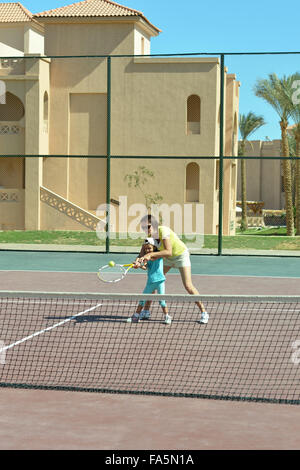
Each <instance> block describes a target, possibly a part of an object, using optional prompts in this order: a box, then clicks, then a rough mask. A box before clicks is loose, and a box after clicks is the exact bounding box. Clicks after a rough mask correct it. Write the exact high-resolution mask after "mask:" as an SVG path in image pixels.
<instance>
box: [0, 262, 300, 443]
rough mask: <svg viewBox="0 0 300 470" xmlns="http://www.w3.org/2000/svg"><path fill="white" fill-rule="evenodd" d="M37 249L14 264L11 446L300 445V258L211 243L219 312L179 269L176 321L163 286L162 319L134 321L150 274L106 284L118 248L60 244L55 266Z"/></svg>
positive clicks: (3, 311)
mask: <svg viewBox="0 0 300 470" xmlns="http://www.w3.org/2000/svg"><path fill="white" fill-rule="evenodd" d="M24 255H25V254H24V253H22V256H23V258H22V260H23V261H22V260H21V258H19V269H18V270H15V269H13V270H9V269H7V266H6V264H7V261H8V258H9V257H13V253H10V254H9V255H7V254H6V255H5V256H3V263H2V267H3V268H6V269H3V270H2V271H1V272H0V279H1V286H2V289H1V295H0V320H1V325H2V332H1V338H0V362H1V364H0V368H1V379H0V382H1V388H0V393H1V395H0V396H1V399H0V409H1V415H2V416H3V423H4V426H2V428H1V430H0V434H1V436H0V437H1V439H0V442H1V444H0V446H1V448H2V449H13V448H15V449H22V448H23V449H25V448H28V449H30V448H32V449H33V448H35V449H38V448H45V449H51V448H53V449H55V448H56V449H64V448H69V449H72V448H73V449H75V448H78V449H80V448H81V449H82V448H87V449H88V448H90V449H120V450H122V449H172V450H179V449H182V450H184V449H218V448H219V449H260V448H261V449H264V448H269V449H284V448H285V449H289V448H293V449H295V448H299V439H298V437H297V436H299V431H300V425H299V423H300V420H299V414H300V407H299V404H300V387H299V385H300V381H299V378H300V373H299V371H300V369H299V367H300V357H299V356H300V354H298V351H299V348H300V328H299V326H300V317H299V313H300V296H298V295H297V294H298V293H299V279H298V277H296V275H295V274H296V268H297V261H298V260H296V259H291V264H290V266H288V260H287V259H285V260H284V263H283V261H282V260H281V269H279V264H278V265H276V263H277V262H278V260H276V261H275V260H274V261H273V264H272V263H270V259H267V262H266V263H264V262H263V260H262V259H255V260H254V259H253V258H252V259H251V262H250V263H249V264H248V268H247V267H246V266H247V262H245V261H248V258H243V259H241V260H240V266H239V263H238V261H239V260H238V259H237V258H230V257H228V258H226V257H225V258H223V259H217V258H214V257H197V259H196V260H195V262H194V263H193V266H194V272H193V282H194V284H195V286H196V287H197V289H198V290H199V292H200V297H199V300H200V299H201V301H202V302H203V303H204V304H205V306H206V309H207V310H208V311H209V313H210V320H209V322H208V324H206V325H203V324H200V323H199V309H198V307H197V305H196V304H195V300H198V299H196V298H193V302H191V297H187V296H186V295H184V290H183V287H182V285H181V280H180V277H179V276H178V275H177V274H169V275H168V276H167V283H166V286H167V295H166V298H165V300H166V301H167V304H168V307H169V313H170V315H171V316H172V324H171V325H165V324H164V323H163V315H162V312H161V309H160V306H159V304H158V300H159V299H161V296H159V297H158V296H149V298H151V300H152V301H153V303H152V307H151V319H150V320H148V321H141V322H139V323H138V324H132V323H129V322H128V318H130V316H131V315H132V314H133V313H134V311H135V309H136V306H137V305H138V302H139V300H141V298H143V299H145V298H146V297H147V296H146V297H145V295H143V296H141V294H140V292H142V288H143V285H144V283H145V275H143V274H137V273H136V272H135V273H134V274H132V275H130V274H128V275H127V276H126V278H125V279H124V280H123V281H121V282H120V283H118V284H101V283H100V281H99V280H98V279H97V276H96V271H97V267H99V266H100V265H101V264H103V263H105V261H106V260H105V256H103V257H101V256H99V255H97V256H96V257H95V258H94V257H90V258H89V260H88V263H89V265H88V266H87V265H85V266H83V264H82V262H78V260H79V258H78V257H76V254H74V256H73V257H72V261H71V257H70V254H67V257H66V258H65V259H64V258H63V257H64V256H65V255H66V254H60V256H61V258H60V260H61V268H60V269H57V270H54V269H51V266H50V264H51V262H52V259H51V257H49V258H47V260H46V257H47V255H45V254H44V253H31V254H30V255H31V258H30V259H31V266H30V263H28V262H26V256H24ZM52 255H53V254H52ZM116 257H117V256H116V255H115V256H114V258H115V259H116ZM120 258H122V260H121V262H128V261H130V259H129V260H128V256H123V257H122V256H121V257H120ZM125 258H126V259H125ZM241 258H242V257H241ZM28 259H29V258H28ZM28 259H27V261H28ZM45 260H46V262H45ZM20 261H21V262H20ZM118 261H119V259H118ZM255 261H256V264H257V265H258V266H259V267H258V269H257V272H258V273H259V274H258V275H256V276H255V274H254V267H255ZM14 262H16V260H15V261H14ZM39 262H40V265H39ZM69 263H70V264H69ZM93 263H94V264H95V272H93ZM298 263H299V261H298ZM32 264H34V266H35V267H34V268H33V266H32ZM71 265H72V266H73V271H72V270H71V269H70V267H71ZM12 266H13V267H14V263H12ZM56 266H57V265H56ZM68 266H69V267H68ZM64 267H65V270H64ZM270 268H271V269H270ZM195 271H196V272H195ZM205 271H206V274H205ZM216 271H218V272H219V273H220V274H216ZM239 271H240V272H241V273H242V275H239V274H238V273H239ZM245 274H246V275H245ZM268 274H269V275H268ZM13 286H14V288H13ZM122 291H123V292H122ZM241 292H243V294H241ZM87 392H95V393H87ZM100 392H102V393H100ZM104 392H105V393H104ZM12 403H13V404H14V405H13V406H12ZM62 416H63V419H62ZM275 416H276V419H275ZM46 422H47V423H49V424H48V425H47V426H46V424H45V423H46ZM89 423H90V424H89ZM68 424H69V428H68ZM70 426H71V428H70ZM24 427H25V429H28V431H29V432H28V434H26V438H24V432H22V431H21V430H22V429H23V431H24ZM67 428H68V431H66V429H67ZM143 428H144V429H146V430H147V431H146V432H142V429H143ZM54 429H56V431H57V432H54ZM70 429H71V430H72V432H71V431H70ZM83 429H85V430H86V429H88V432H87V433H86V434H85V437H84V439H82V438H80V436H81V435H82V432H83ZM139 430H140V431H139ZM283 431H284V432H283Z"/></svg>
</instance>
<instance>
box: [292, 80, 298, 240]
mask: <svg viewBox="0 0 300 470" xmlns="http://www.w3.org/2000/svg"><path fill="white" fill-rule="evenodd" d="M293 77H294V79H295V80H297V81H299V79H300V74H299V73H296V74H294V75H293ZM291 117H292V119H293V121H294V123H295V125H294V126H293V128H292V130H291V134H292V136H291V137H292V138H293V139H294V140H295V143H296V145H295V147H296V148H295V152H294V153H295V157H298V158H300V103H299V102H294V100H293V96H292V97H291ZM295 166H296V169H295V193H296V196H295V206H296V235H298V236H300V160H299V159H297V160H296V164H295Z"/></svg>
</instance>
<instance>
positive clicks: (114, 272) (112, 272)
mask: <svg viewBox="0 0 300 470" xmlns="http://www.w3.org/2000/svg"><path fill="white" fill-rule="evenodd" d="M132 266H133V264H115V265H114V266H109V265H108V264H107V265H105V266H102V268H100V269H99V270H98V273H97V276H98V278H99V279H100V280H101V281H103V282H118V281H121V280H122V279H124V277H125V276H126V274H127V273H128V271H129V270H130V269H131V268H132Z"/></svg>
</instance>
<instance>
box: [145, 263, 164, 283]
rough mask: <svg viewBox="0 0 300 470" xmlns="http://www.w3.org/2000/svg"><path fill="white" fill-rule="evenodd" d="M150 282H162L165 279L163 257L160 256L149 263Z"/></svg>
mask: <svg viewBox="0 0 300 470" xmlns="http://www.w3.org/2000/svg"><path fill="white" fill-rule="evenodd" d="M147 272H148V282H162V281H165V280H166V278H165V275H164V261H163V258H158V259H155V260H153V261H151V260H150V261H148V263H147Z"/></svg>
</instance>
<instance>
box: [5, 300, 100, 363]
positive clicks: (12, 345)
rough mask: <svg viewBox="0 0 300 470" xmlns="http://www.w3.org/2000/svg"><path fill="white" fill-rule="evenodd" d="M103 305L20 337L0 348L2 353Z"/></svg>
mask: <svg viewBox="0 0 300 470" xmlns="http://www.w3.org/2000/svg"><path fill="white" fill-rule="evenodd" d="M101 305H102V303H101V304H97V305H96V306H94V307H91V308H88V309H87V310H84V311H83V312H79V313H76V315H73V316H72V317H70V318H67V319H66V320H63V321H61V322H59V323H56V324H55V325H52V326H49V327H48V328H44V329H43V330H40V331H37V332H36V333H33V334H32V335H29V336H26V337H25V338H23V339H20V340H19V341H16V342H15V343H12V344H9V345H8V346H5V347H4V348H1V349H0V354H1V353H3V352H4V351H7V349H11V348H13V347H14V346H17V345H18V344H21V343H25V341H28V340H30V339H32V338H34V337H35V336H39V335H41V334H42V333H45V332H46V331H50V330H53V329H54V328H57V327H58V326H61V325H64V324H65V323H68V322H69V321H71V320H74V318H76V317H79V316H80V315H84V314H85V313H88V312H91V311H92V310H95V309H96V308H98V307H100V306H101Z"/></svg>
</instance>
